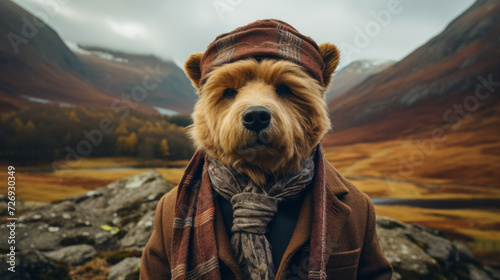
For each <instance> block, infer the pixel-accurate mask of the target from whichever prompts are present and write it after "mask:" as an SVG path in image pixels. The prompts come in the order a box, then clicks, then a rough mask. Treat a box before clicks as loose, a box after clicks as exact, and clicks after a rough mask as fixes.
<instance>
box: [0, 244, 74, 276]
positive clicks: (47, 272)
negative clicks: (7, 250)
mask: <svg viewBox="0 0 500 280" xmlns="http://www.w3.org/2000/svg"><path fill="white" fill-rule="evenodd" d="M7 260H8V257H7V256H6V255H5V254H2V255H1V256H0V262H1V263H2V265H1V266H0V275H2V276H1V279H2V280H19V279H23V280H31V279H33V280H34V279H60V280H70V279H71V278H70V276H69V270H68V267H67V266H66V265H64V264H63V263H60V262H57V261H56V260H53V259H50V258H48V257H46V256H45V255H43V254H42V253H40V252H39V251H36V250H26V251H23V252H18V253H17V254H16V266H15V272H12V271H9V270H7V269H8V267H9V265H7Z"/></svg>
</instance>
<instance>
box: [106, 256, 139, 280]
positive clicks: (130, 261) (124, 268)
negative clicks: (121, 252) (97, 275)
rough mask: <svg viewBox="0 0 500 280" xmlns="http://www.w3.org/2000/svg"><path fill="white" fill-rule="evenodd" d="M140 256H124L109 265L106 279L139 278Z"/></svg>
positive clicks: (124, 279) (123, 279)
mask: <svg viewBox="0 0 500 280" xmlns="http://www.w3.org/2000/svg"><path fill="white" fill-rule="evenodd" d="M140 265H141V258H126V259H124V260H122V261H121V262H119V263H117V264H115V265H114V266H112V267H111V269H110V270H109V274H108V280H126V279H127V280H128V279H139V269H140Z"/></svg>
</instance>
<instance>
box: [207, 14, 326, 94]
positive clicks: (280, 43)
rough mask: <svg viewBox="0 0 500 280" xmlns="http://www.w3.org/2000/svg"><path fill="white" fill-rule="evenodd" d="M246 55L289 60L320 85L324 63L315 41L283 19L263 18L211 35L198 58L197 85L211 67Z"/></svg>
mask: <svg viewBox="0 0 500 280" xmlns="http://www.w3.org/2000/svg"><path fill="white" fill-rule="evenodd" d="M250 57H253V58H256V59H260V58H276V59H286V60H290V61H292V62H295V63H297V64H299V65H302V66H303V67H304V68H306V69H307V71H308V72H309V74H310V75H311V76H312V77H313V78H315V79H316V80H318V82H319V83H320V84H321V85H323V74H322V73H323V67H324V63H323V59H322V58H321V55H320V53H319V47H318V45H317V44H316V42H315V41H314V40H313V39H311V38H309V37H307V36H304V35H302V34H300V33H299V32H298V31H297V30H296V29H295V28H293V27H292V26H291V25H289V24H288V23H286V22H283V21H280V20H276V19H264V20H258V21H254V22H252V23H250V24H248V25H245V26H242V27H239V28H237V29H235V30H233V31H231V32H229V33H224V34H222V35H219V36H218V37H217V38H215V40H214V41H213V42H212V43H211V44H210V45H209V46H208V48H207V50H206V51H205V53H204V54H203V57H202V58H201V62H200V64H201V79H200V86H202V85H203V83H204V82H205V80H206V77H207V74H208V73H210V71H211V70H212V69H213V68H214V67H217V66H220V65H222V64H224V63H230V62H234V61H237V60H241V59H245V58H250Z"/></svg>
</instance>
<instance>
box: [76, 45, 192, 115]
mask: <svg viewBox="0 0 500 280" xmlns="http://www.w3.org/2000/svg"><path fill="white" fill-rule="evenodd" d="M73 49H74V50H75V52H76V53H77V55H78V58H79V59H80V61H81V62H82V64H83V67H84V69H85V71H86V73H87V77H88V79H89V80H91V81H92V82H93V83H94V84H96V85H99V86H101V87H103V88H105V89H107V90H109V91H112V92H113V93H117V94H120V95H121V94H127V95H130V94H131V93H132V91H133V89H134V87H136V86H137V85H142V86H144V81H145V79H146V84H147V85H148V84H150V85H151V87H149V86H147V95H146V96H145V98H144V100H143V101H142V103H144V104H146V105H148V106H150V107H153V108H156V107H158V108H159V110H161V111H163V110H162V109H161V108H165V109H168V110H172V111H175V112H179V113H184V114H188V113H190V112H191V110H192V108H193V105H194V103H195V102H196V99H197V96H196V94H195V91H194V88H193V87H192V85H191V82H190V81H189V79H188V78H187V77H186V75H185V74H184V72H183V71H182V70H181V69H180V68H179V67H177V65H175V64H174V63H173V62H166V61H163V60H161V59H159V58H157V57H155V56H152V55H149V56H146V55H133V54H127V53H122V52H116V51H110V50H105V49H99V48H93V47H81V46H78V47H73ZM165 111H166V110H165ZM167 112H168V111H167Z"/></svg>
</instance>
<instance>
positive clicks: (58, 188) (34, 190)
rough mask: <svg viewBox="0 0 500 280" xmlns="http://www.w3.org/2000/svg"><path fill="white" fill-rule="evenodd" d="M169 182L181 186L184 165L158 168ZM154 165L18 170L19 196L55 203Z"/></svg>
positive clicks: (4, 179) (4, 190) (2, 178)
mask: <svg viewBox="0 0 500 280" xmlns="http://www.w3.org/2000/svg"><path fill="white" fill-rule="evenodd" d="M155 169H156V170H157V171H158V172H159V173H160V174H161V175H162V176H163V177H165V178H166V179H167V180H168V181H169V182H171V183H172V184H174V185H177V184H178V182H179V180H180V178H181V176H182V172H183V171H184V168H155ZM148 170H151V168H138V169H117V170H95V169H71V170H66V171H64V172H62V173H60V174H59V175H60V176H61V180H59V178H58V177H57V175H56V174H55V173H29V172H23V171H17V172H16V173H15V176H16V198H17V199H20V200H26V201H43V202H51V201H55V200H59V199H63V198H66V197H68V196H73V195H77V194H82V193H85V192H88V191H89V190H92V189H96V188H100V187H103V186H105V185H107V184H109V183H111V182H113V181H116V180H120V179H124V178H127V177H129V176H132V175H135V174H139V173H142V172H145V171H148ZM7 176H8V174H7V173H6V172H3V173H0V182H7ZM0 194H3V195H6V194H7V188H2V189H1V190H0Z"/></svg>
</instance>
